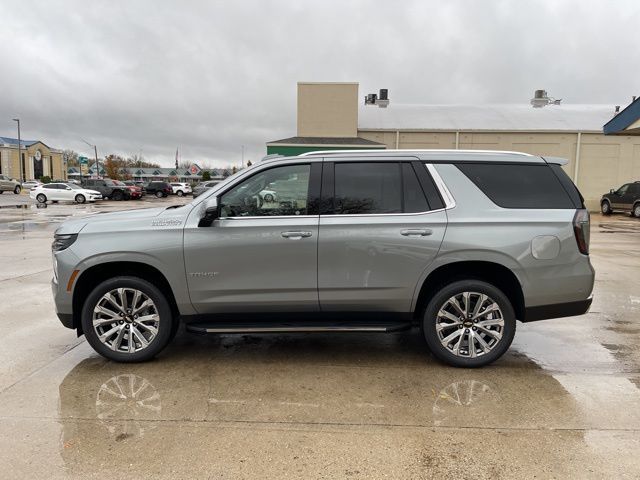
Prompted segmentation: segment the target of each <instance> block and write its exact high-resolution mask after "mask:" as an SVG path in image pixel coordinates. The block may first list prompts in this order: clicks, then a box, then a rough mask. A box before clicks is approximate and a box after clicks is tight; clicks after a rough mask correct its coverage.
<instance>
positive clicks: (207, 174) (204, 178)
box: [202, 170, 211, 182]
mask: <svg viewBox="0 0 640 480" xmlns="http://www.w3.org/2000/svg"><path fill="white" fill-rule="evenodd" d="M209 180H211V172H210V171H209V170H205V171H204V172H202V181H203V182H206V181H209Z"/></svg>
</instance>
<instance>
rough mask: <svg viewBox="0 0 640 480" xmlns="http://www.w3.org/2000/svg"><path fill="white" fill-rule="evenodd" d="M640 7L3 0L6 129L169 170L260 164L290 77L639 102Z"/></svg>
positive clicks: (454, 92)
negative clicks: (177, 164)
mask: <svg viewBox="0 0 640 480" xmlns="http://www.w3.org/2000/svg"><path fill="white" fill-rule="evenodd" d="M639 26H640V1H638V0H629V1H623V0H617V1H616V0H603V1H599V2H595V1H588V0H577V1H568V0H567V1H565V0H555V1H553V0H550V1H530V0H528V1H526V2H525V1H521V0H513V1H506V0H503V1H490V0H485V1H472V0H468V1H452V0H446V1H445V0H438V1H426V0H417V1H408V0H402V1H393V0H386V1H349V0H339V1H333V0H315V1H308V0H291V1H285V0H282V1H265V0H260V1H241V0H235V1H231V0H229V1H218V2H214V1H201V2H197V1H185V0H181V1H174V2H168V1H158V0H155V1H127V2H125V1H105V2H102V1H95V0H91V1H86V0H83V1H25V0H19V1H7V0H0V62H1V65H2V68H1V70H0V136H12V137H15V136H16V129H15V122H12V121H11V119H12V118H13V117H16V116H18V117H20V119H21V125H22V132H23V137H24V138H27V139H41V140H43V141H44V142H45V143H47V144H48V145H50V146H53V147H57V148H72V149H74V150H77V151H79V152H84V153H85V154H88V153H89V152H90V149H89V148H88V147H87V146H86V145H85V144H83V143H82V141H81V138H85V139H86V140H88V141H89V142H94V143H96V144H97V145H98V154H99V155H100V156H102V155H105V154H109V153H119V154H122V155H132V154H137V153H140V152H141V153H142V155H143V156H144V157H145V158H146V159H148V160H152V161H157V162H159V163H161V164H163V165H165V166H169V165H171V164H172V163H173V161H174V157H175V151H176V147H178V146H179V148H180V152H181V157H182V159H183V160H186V161H195V162H198V163H200V164H208V165H210V166H228V165H232V164H234V163H235V164H239V163H240V156H241V146H242V145H245V159H251V160H256V159H259V158H261V157H262V156H263V155H264V154H265V153H266V147H265V142H267V141H269V140H276V139H279V138H284V137H289V136H293V135H295V133H296V131H295V130H296V115H295V109H296V82H298V81H356V82H360V95H361V96H363V95H364V94H365V93H368V92H373V91H377V90H378V89H380V88H388V89H389V96H390V98H391V101H392V103H393V102H397V103H437V104H446V103H458V104H461V103H467V104H469V103H472V104H476V103H521V104H523V103H524V104H526V103H527V102H528V101H529V99H530V98H531V96H532V94H533V91H534V90H535V89H537V88H544V89H546V90H547V91H548V92H549V94H550V95H552V96H554V97H558V98H563V99H564V100H563V102H565V103H608V104H611V105H615V104H621V105H626V104H627V103H629V101H630V99H631V96H632V95H640V85H639V83H638V82H639V79H640V48H638V41H637V39H638V30H639Z"/></svg>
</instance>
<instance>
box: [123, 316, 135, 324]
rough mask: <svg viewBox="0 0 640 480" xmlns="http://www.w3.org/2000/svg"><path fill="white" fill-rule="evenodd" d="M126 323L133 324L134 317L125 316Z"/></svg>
mask: <svg viewBox="0 0 640 480" xmlns="http://www.w3.org/2000/svg"><path fill="white" fill-rule="evenodd" d="M124 321H125V322H127V323H133V315H125V316H124Z"/></svg>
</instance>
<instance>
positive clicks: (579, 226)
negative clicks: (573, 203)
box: [573, 208, 590, 255]
mask: <svg viewBox="0 0 640 480" xmlns="http://www.w3.org/2000/svg"><path fill="white" fill-rule="evenodd" d="M589 228H590V220H589V211H588V210H586V209H584V208H583V209H580V210H576V214H575V215H574V216H573V233H574V234H575V236H576V242H577V243H578V250H580V253H583V254H585V255H589Z"/></svg>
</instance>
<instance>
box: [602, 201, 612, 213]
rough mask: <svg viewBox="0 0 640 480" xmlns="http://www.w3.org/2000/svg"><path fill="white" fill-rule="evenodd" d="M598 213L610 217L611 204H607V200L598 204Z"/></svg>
mask: <svg viewBox="0 0 640 480" xmlns="http://www.w3.org/2000/svg"><path fill="white" fill-rule="evenodd" d="M600 211H601V212H602V214H603V215H611V212H612V211H613V210H611V204H610V203H609V200H605V201H603V202H602V203H601V204H600Z"/></svg>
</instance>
